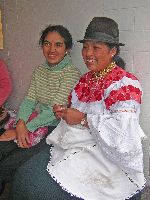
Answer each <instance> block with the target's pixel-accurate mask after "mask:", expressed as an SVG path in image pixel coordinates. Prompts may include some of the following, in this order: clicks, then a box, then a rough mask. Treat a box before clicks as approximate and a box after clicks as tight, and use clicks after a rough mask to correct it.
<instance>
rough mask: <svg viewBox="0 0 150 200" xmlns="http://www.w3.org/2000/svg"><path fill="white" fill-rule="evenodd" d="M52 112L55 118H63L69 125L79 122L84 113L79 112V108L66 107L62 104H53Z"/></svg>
mask: <svg viewBox="0 0 150 200" xmlns="http://www.w3.org/2000/svg"><path fill="white" fill-rule="evenodd" d="M53 112H54V113H55V116H56V117H57V118H59V119H60V118H62V119H64V120H65V121H66V122H67V124H70V125H75V124H80V122H81V120H82V119H83V117H84V113H82V112H80V111H79V110H77V109H74V108H66V107H65V106H62V105H54V107H53Z"/></svg>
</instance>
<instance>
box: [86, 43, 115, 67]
mask: <svg viewBox="0 0 150 200" xmlns="http://www.w3.org/2000/svg"><path fill="white" fill-rule="evenodd" d="M115 54H116V48H112V49H110V48H109V47H108V46H107V45H106V44H105V43H103V42H94V41H89V40H87V41H85V42H84V43H83V48H82V56H83V59H84V62H85V64H86V66H87V67H88V69H89V70H91V71H100V70H103V69H104V68H106V67H107V66H108V65H109V64H110V63H111V62H112V58H113V56H114V55H115Z"/></svg>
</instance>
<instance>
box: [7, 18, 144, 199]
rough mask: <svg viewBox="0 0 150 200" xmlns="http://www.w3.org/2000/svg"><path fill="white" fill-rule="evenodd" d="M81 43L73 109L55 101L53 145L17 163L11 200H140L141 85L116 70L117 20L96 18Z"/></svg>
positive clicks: (50, 137)
mask: <svg viewBox="0 0 150 200" xmlns="http://www.w3.org/2000/svg"><path fill="white" fill-rule="evenodd" d="M80 42H81V43H83V49H82V56H83V59H84V62H85V64H86V65H87V67H88V69H89V72H87V73H86V74H85V75H83V76H82V77H81V78H80V80H79V82H78V84H77V85H76V86H75V88H74V90H73V91H72V92H71V96H70V98H69V99H70V103H71V107H70V108H66V107H63V106H61V105H55V106H54V108H53V110H54V112H55V115H56V116H57V118H59V119H60V118H61V119H62V120H61V122H60V123H59V125H58V126H57V127H56V128H55V129H54V130H53V132H52V133H51V134H50V135H49V136H48V137H47V143H48V144H50V145H51V146H50V148H51V150H49V147H48V146H47V147H45V149H43V151H41V152H39V153H38V154H36V155H35V156H34V157H32V158H31V159H30V160H28V161H27V162H26V163H24V164H23V165H22V166H21V167H20V168H18V170H17V172H16V174H15V176H14V180H13V187H12V191H11V195H10V200H34V199H36V200H41V199H44V200H49V199H51V200H57V199H58V200H71V199H73V200H76V199H79V198H80V199H85V200H125V199H130V200H133V199H134V200H135V199H136V200H138V199H140V193H139V191H140V190H142V188H143V187H144V184H145V179H144V174H143V152H142V144H141V140H142V138H144V136H145V135H144V133H143V131H142V129H141V127H140V125H139V113H140V104H141V97H142V89H141V86H140V83H139V81H138V79H137V78H136V77H135V76H134V75H133V74H131V73H129V72H126V71H125V70H124V69H122V68H121V67H122V66H121V64H120V63H122V64H124V62H122V60H121V58H120V57H119V56H118V54H119V50H120V46H122V45H123V44H122V43H120V42H119V29H118V24H117V23H116V22H115V21H114V20H112V19H110V18H106V17H95V18H93V20H92V21H91V22H90V24H89V26H88V27H87V29H86V33H85V37H84V39H83V40H80ZM120 61H121V62H120ZM48 162H49V163H48ZM46 168H47V171H46Z"/></svg>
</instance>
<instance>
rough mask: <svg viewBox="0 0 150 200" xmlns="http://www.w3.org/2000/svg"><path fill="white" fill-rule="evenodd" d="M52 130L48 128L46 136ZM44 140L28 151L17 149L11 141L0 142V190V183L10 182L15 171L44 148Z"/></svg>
mask: <svg viewBox="0 0 150 200" xmlns="http://www.w3.org/2000/svg"><path fill="white" fill-rule="evenodd" d="M54 128H55V127H54V126H51V127H49V131H48V134H49V133H51V132H52V130H53V129H54ZM45 138H46V137H45ZM45 138H44V139H42V140H41V141H40V143H38V144H37V145H35V146H33V147H31V148H29V149H22V148H19V147H18V146H17V145H16V143H15V142H13V141H9V142H0V190H1V184H2V183H4V182H8V181H11V179H12V177H13V175H14V173H15V171H16V169H18V168H19V167H20V166H21V165H22V164H23V163H25V162H26V161H27V160H29V159H30V158H31V157H32V156H33V155H36V154H37V153H39V152H40V151H41V150H43V149H44V148H45V146H46V144H45Z"/></svg>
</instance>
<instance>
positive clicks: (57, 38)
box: [42, 32, 67, 65]
mask: <svg viewBox="0 0 150 200" xmlns="http://www.w3.org/2000/svg"><path fill="white" fill-rule="evenodd" d="M42 49H43V54H44V56H45V58H46V60H47V61H48V63H49V64H51V65H57V64H58V63H59V62H60V61H62V60H63V58H64V56H65V55H66V51H67V49H66V45H65V42H64V38H63V37H62V36H61V35H60V34H59V33H57V32H49V33H48V34H47V36H46V37H45V39H44V42H43V45H42Z"/></svg>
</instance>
